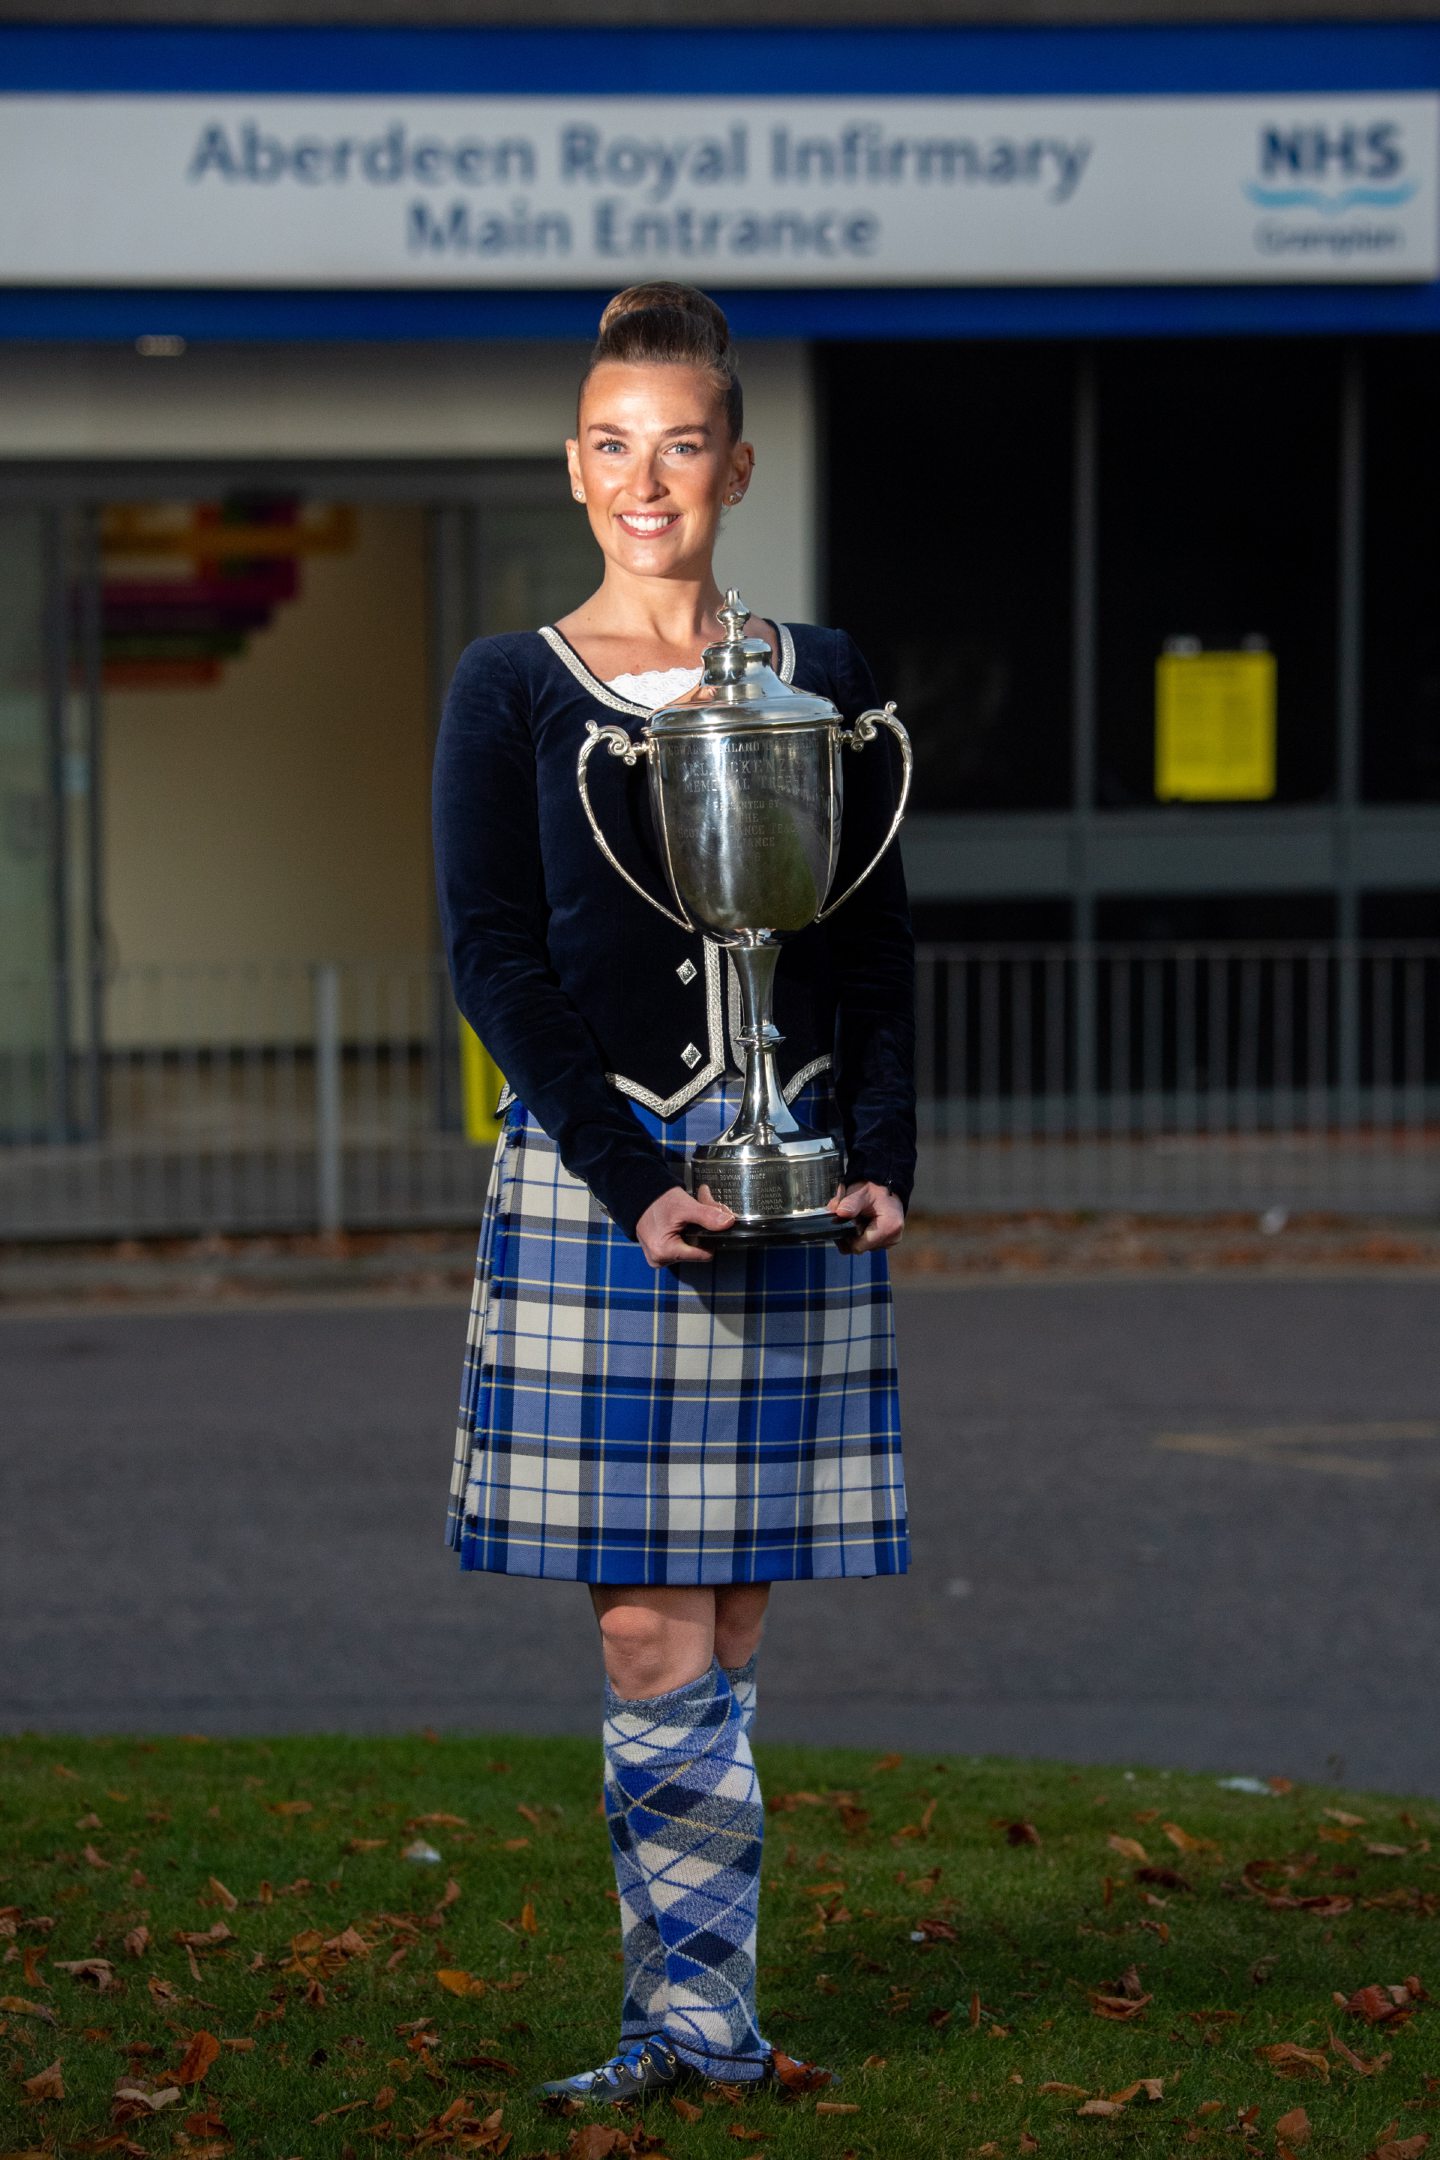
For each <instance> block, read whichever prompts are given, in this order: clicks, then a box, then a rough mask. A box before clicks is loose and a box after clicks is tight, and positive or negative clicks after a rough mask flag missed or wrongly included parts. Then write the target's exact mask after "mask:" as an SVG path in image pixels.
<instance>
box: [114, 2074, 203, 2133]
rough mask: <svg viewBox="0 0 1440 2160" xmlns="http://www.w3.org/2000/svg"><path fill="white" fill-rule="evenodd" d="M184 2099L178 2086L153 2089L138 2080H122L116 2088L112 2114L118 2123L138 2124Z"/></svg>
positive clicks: (163, 2086)
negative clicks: (137, 2122) (139, 2121)
mask: <svg viewBox="0 0 1440 2160" xmlns="http://www.w3.org/2000/svg"><path fill="white" fill-rule="evenodd" d="M184 2097H185V2096H184V2094H183V2093H182V2092H181V2090H180V2087H179V2086H178V2085H161V2086H159V2087H151V2086H149V2085H142V2084H141V2083H140V2081H139V2080H138V2079H136V2078H121V2080H120V2082H119V2084H118V2085H117V2086H116V2087H115V2097H114V2100H113V2101H112V2103H111V2107H110V2114H111V2117H112V2119H113V2120H114V2121H115V2122H117V2123H127V2122H136V2121H138V2120H141V2119H143V2118H145V2117H147V2116H150V2115H158V2114H159V2113H160V2111H161V2109H162V2108H168V2107H174V2105H175V2103H176V2101H177V2100H182V2099H183V2098H184Z"/></svg>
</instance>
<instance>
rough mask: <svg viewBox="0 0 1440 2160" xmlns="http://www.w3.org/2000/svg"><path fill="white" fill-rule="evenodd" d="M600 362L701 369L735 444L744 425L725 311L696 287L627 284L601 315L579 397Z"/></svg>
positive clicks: (738, 380) (633, 365)
mask: <svg viewBox="0 0 1440 2160" xmlns="http://www.w3.org/2000/svg"><path fill="white" fill-rule="evenodd" d="M602 360H619V361H622V362H624V363H625V364H626V365H627V366H631V367H635V366H639V367H645V366H651V367H654V366H661V367H664V366H672V367H673V366H680V367H697V368H703V369H704V370H705V371H706V373H707V374H709V375H710V376H712V377H713V379H714V383H715V389H716V392H717V395H718V396H719V398H720V401H721V403H722V404H723V406H724V408H725V421H726V425H727V426H728V428H729V430H730V440H731V441H732V442H738V441H739V439H740V430H741V428H742V427H743V426H744V424H745V401H744V396H743V394H742V392H741V389H740V377H739V375H738V373H737V372H736V365H735V348H734V346H733V345H732V344H731V342H730V325H729V323H728V322H726V320H725V311H724V309H723V308H720V307H717V306H716V304H715V302H714V301H713V300H712V299H711V298H710V296H709V294H708V293H703V292H701V291H700V290H699V288H698V286H695V285H673V284H670V283H668V282H667V281H665V280H663V279H662V280H659V281H657V282H656V283H654V284H651V285H627V287H626V288H625V290H624V292H618V293H616V295H615V297H614V299H613V300H611V301H610V302H609V303H608V305H607V306H606V309H605V312H604V314H603V315H602V316H601V317H600V334H599V336H598V337H597V338H596V340H595V347H594V350H593V352H592V353H591V355H590V363H589V366H588V367H587V368H586V370H585V373H584V375H583V377H582V378H581V382H580V389H581V393H582V395H583V393H584V389H585V385H586V383H587V382H588V381H589V380H590V375H591V371H592V369H594V368H596V367H598V366H599V365H600V363H601V361H602Z"/></svg>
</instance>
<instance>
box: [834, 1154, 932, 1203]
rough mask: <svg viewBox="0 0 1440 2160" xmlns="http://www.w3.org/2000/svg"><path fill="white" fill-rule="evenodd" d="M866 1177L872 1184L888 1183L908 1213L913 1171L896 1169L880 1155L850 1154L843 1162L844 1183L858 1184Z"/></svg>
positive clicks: (912, 1187)
mask: <svg viewBox="0 0 1440 2160" xmlns="http://www.w3.org/2000/svg"><path fill="white" fill-rule="evenodd" d="M867 1179H868V1180H869V1182H870V1183H872V1184H874V1185H888V1186H889V1188H890V1190H891V1192H892V1193H894V1195H895V1198H896V1199H897V1200H898V1201H899V1202H900V1205H901V1207H902V1208H903V1209H904V1210H905V1212H906V1214H907V1215H908V1214H909V1212H910V1195H911V1192H912V1191H913V1190H914V1185H915V1177H914V1173H913V1171H912V1172H910V1173H909V1174H907V1173H906V1172H905V1171H903V1170H897V1169H896V1168H895V1166H894V1164H893V1163H888V1162H886V1161H884V1160H883V1158H881V1157H877V1156H873V1155H864V1154H860V1153H856V1154H854V1155H851V1156H850V1157H849V1158H848V1160H847V1161H846V1164H845V1182H846V1184H847V1185H859V1184H860V1183H862V1182H863V1181H864V1180H867Z"/></svg>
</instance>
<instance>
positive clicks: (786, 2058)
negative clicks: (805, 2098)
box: [771, 2048, 834, 2093]
mask: <svg viewBox="0 0 1440 2160" xmlns="http://www.w3.org/2000/svg"><path fill="white" fill-rule="evenodd" d="M771 2061H772V2063H773V2065H774V2070H775V2075H776V2077H777V2078H778V2079H779V2080H780V2084H781V2087H782V2088H783V2090H784V2091H786V2092H788V2093H805V2092H819V2091H820V2090H821V2089H822V2087H824V2086H826V2085H830V2084H833V2083H834V2077H833V2074H832V2073H831V2072H830V2071H829V2070H821V2069H819V2068H817V2066H816V2065H815V2064H814V2063H807V2062H798V2061H797V2060H796V2058H795V2057H794V2056H793V2055H787V2054H786V2053H785V2052H784V2050H783V2049H782V2048H776V2049H774V2051H773V2053H772V2055H771Z"/></svg>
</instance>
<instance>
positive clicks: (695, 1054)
mask: <svg viewBox="0 0 1440 2160" xmlns="http://www.w3.org/2000/svg"><path fill="white" fill-rule="evenodd" d="M680 1060H681V1063H682V1064H684V1065H688V1066H689V1067H690V1070H691V1071H692V1072H693V1071H694V1070H695V1067H696V1066H697V1065H698V1064H699V1062H700V1052H699V1051H698V1050H697V1049H696V1047H695V1045H694V1043H686V1045H685V1047H684V1049H683V1050H682V1051H681V1052H680Z"/></svg>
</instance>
